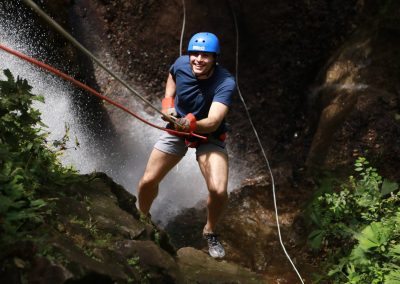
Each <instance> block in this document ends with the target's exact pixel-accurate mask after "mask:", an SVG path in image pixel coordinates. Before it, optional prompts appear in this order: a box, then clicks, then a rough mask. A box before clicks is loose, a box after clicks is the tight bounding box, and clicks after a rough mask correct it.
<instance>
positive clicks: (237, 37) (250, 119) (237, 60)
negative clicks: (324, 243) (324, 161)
mask: <svg viewBox="0 0 400 284" xmlns="http://www.w3.org/2000/svg"><path fill="white" fill-rule="evenodd" d="M231 9H232V14H233V20H234V22H235V29H236V75H235V79H236V86H237V90H238V94H239V97H240V100H241V101H242V103H243V106H244V108H245V110H246V114H247V117H248V118H249V121H250V124H251V127H252V128H253V131H254V135H255V136H256V138H257V142H258V144H259V145H260V149H261V152H262V154H263V157H264V159H265V162H266V164H267V167H268V171H269V174H270V177H271V183H272V195H273V199H274V207H275V219H276V225H277V228H278V236H279V242H280V244H281V246H282V249H283V251H284V253H285V255H286V257H287V259H288V260H289V262H290V263H291V265H292V266H293V269H294V271H295V272H296V274H297V276H298V277H299V279H300V281H301V283H302V284H304V282H303V278H302V277H301V275H300V273H299V271H298V270H297V268H296V266H295V265H294V263H293V261H292V259H291V258H290V256H289V254H288V252H287V251H286V248H285V245H284V244H283V240H282V235H281V229H280V225H279V214H278V206H277V203H276V192H275V180H274V176H273V174H272V170H271V167H270V164H269V161H268V158H267V155H266V154H265V151H264V147H263V146H262V144H261V141H260V138H259V136H258V132H257V130H256V128H255V126H254V123H253V120H252V118H251V116H250V112H249V109H248V107H247V105H246V102H245V101H244V98H243V96H242V93H241V91H240V88H239V76H238V71H239V29H238V24H237V19H236V14H235V12H234V10H233V7H232V6H231Z"/></svg>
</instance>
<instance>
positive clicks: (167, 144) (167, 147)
mask: <svg viewBox="0 0 400 284" xmlns="http://www.w3.org/2000/svg"><path fill="white" fill-rule="evenodd" d="M225 146H226V144H225V142H222V141H219V140H216V139H215V140H214V139H210V140H209V141H208V142H207V143H201V144H200V145H199V146H198V147H197V148H196V157H198V156H200V155H202V154H205V153H210V152H222V153H225V155H227V156H228V152H227V150H226V147H225ZM154 148H156V149H157V150H160V151H161V152H164V153H168V154H172V155H177V156H182V157H183V156H185V154H186V152H187V150H188V147H187V146H186V144H185V138H182V137H178V136H175V135H172V134H169V133H168V132H166V133H164V134H163V135H162V136H161V137H160V139H158V141H157V142H156V144H155V145H154Z"/></svg>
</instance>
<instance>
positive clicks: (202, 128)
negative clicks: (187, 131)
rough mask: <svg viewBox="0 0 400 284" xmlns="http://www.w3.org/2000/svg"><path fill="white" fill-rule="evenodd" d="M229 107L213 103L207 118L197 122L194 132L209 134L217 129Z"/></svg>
mask: <svg viewBox="0 0 400 284" xmlns="http://www.w3.org/2000/svg"><path fill="white" fill-rule="evenodd" d="M228 110H229V107H228V106H227V105H225V104H223V103H220V102H213V103H212V104H211V107H210V110H209V112H208V117H206V118H204V119H201V120H198V121H197V125H196V130H195V131H196V132H198V133H211V132H214V131H216V130H217V129H218V127H219V126H220V124H221V123H222V121H223V120H224V118H225V116H226V115H227V114H228Z"/></svg>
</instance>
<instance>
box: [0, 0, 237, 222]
mask: <svg viewBox="0 0 400 284" xmlns="http://www.w3.org/2000/svg"><path fill="white" fill-rule="evenodd" d="M9 3H12V4H9ZM7 5H15V6H13V7H12V9H11V10H12V12H10V6H7ZM32 19H33V15H32V13H31V11H28V10H27V9H25V7H22V6H21V4H17V3H13V1H10V2H3V3H0V41H1V43H2V44H5V45H6V46H8V47H10V48H13V49H15V50H17V51H20V52H23V53H25V54H27V55H29V56H31V57H34V58H38V59H39V60H42V61H44V62H46V63H49V64H53V65H55V66H56V67H57V64H60V61H61V57H62V55H60V54H56V53H55V54H52V52H51V50H53V49H52V45H53V43H51V42H48V41H47V40H48V38H49V37H47V36H46V33H47V32H48V30H49V29H50V28H49V27H42V26H39V24H38V23H36V22H35V21H33V20H32ZM43 31H44V32H43ZM49 51H50V52H49ZM53 53H54V52H53ZM96 56H98V57H99V58H100V60H102V61H103V62H105V63H106V64H107V65H108V66H110V67H111V68H112V69H113V71H117V72H118V71H119V70H118V66H117V65H116V64H115V60H113V58H112V55H111V54H110V53H109V52H107V51H106V50H98V51H97V54H96ZM0 69H1V70H3V69H10V70H11V72H12V73H13V74H14V75H15V76H17V75H18V76H20V77H22V78H25V79H27V80H28V82H29V84H30V85H32V86H33V91H32V92H33V93H36V94H41V95H43V96H44V97H45V104H41V103H37V104H36V105H35V107H37V108H38V109H39V110H40V111H41V113H42V121H43V122H44V123H45V124H46V125H47V126H48V127H49V129H48V130H49V131H50V133H51V134H50V137H49V139H50V140H55V139H60V138H61V137H62V136H63V135H64V133H65V125H66V124H67V125H69V127H70V137H71V138H72V139H71V140H74V137H77V139H78V141H79V143H80V146H79V147H78V148H75V147H71V149H69V150H67V151H66V153H65V155H64V156H63V157H62V162H63V163H64V164H68V165H70V164H72V165H73V166H74V167H75V168H77V169H78V170H79V171H80V172H81V173H90V172H93V171H98V172H105V173H107V174H108V175H109V176H111V177H112V178H113V179H114V181H116V182H117V183H119V184H121V185H123V186H124V187H125V188H126V189H127V190H128V191H130V192H131V193H133V194H135V193H136V185H137V183H138V181H139V179H140V177H141V176H142V174H143V171H144V168H145V165H146V162H147V158H148V156H149V154H150V152H151V149H152V147H153V145H154V143H155V141H156V140H157V137H159V135H160V134H161V133H160V131H159V130H156V129H153V128H151V127H149V126H147V125H145V124H143V123H142V122H140V121H138V120H136V119H134V118H133V117H130V116H128V115H127V114H125V113H123V112H122V111H119V110H115V109H112V108H113V107H112V106H106V108H107V109H108V110H109V118H110V121H111V125H98V129H104V128H106V129H108V128H109V127H110V128H113V129H114V130H112V131H111V130H110V131H103V132H102V134H101V135H98V136H99V137H100V138H99V137H95V135H93V133H96V131H97V130H94V131H93V129H89V127H88V125H87V124H85V123H83V122H84V121H85V120H84V119H82V118H81V116H80V113H81V112H82V111H87V108H81V106H77V104H76V101H74V99H73V97H76V95H78V96H89V94H87V93H84V92H82V91H81V90H77V89H76V88H75V87H74V86H72V85H71V84H69V83H67V82H65V81H63V80H62V79H59V78H57V77H55V76H53V75H50V74H49V73H46V71H42V70H40V69H38V68H37V67H35V66H32V65H30V64H29V63H26V62H24V61H22V60H20V59H18V58H16V57H13V56H12V55H9V54H6V53H5V52H3V51H0ZM63 71H65V67H64V70H63ZM65 72H66V73H68V69H67V71H65ZM94 73H95V74H94V75H95V77H96V78H97V79H101V78H102V77H106V76H107V75H106V74H105V73H104V72H103V71H101V70H99V69H98V68H97V67H96V66H94ZM72 75H73V74H72ZM1 76H2V77H1V78H2V79H4V76H3V75H1ZM109 79H111V78H109ZM135 88H136V87H135ZM73 94H75V95H74V96H73ZM112 95H113V99H115V100H117V101H123V102H125V104H126V106H127V107H129V108H130V109H132V110H133V111H135V112H141V111H140V110H141V109H143V105H141V104H140V103H138V102H136V101H135V99H134V98H133V97H132V96H131V95H130V94H128V92H127V90H125V89H123V88H122V87H116V88H114V89H113V91H112ZM140 115H141V116H143V117H145V118H146V119H148V120H150V121H151V122H153V123H155V124H158V125H160V124H161V123H162V121H161V120H160V118H159V117H158V116H154V115H149V114H147V113H145V112H143V113H140ZM95 124H96V123H91V124H90V125H95ZM238 180H239V178H238ZM235 186H237V183H236V182H233V181H232V180H231V181H230V189H232V188H234V187H235ZM206 196H207V190H206V187H205V183H204V181H203V178H202V176H201V173H200V171H199V169H198V166H197V163H196V161H195V158H194V151H193V150H192V149H190V150H189V152H188V154H187V155H186V157H184V158H183V160H182V161H181V162H180V163H179V165H178V166H177V167H175V168H174V169H173V170H172V171H171V172H170V173H169V175H168V176H167V177H166V178H165V180H164V181H163V182H162V183H161V185H160V192H159V197H158V198H157V199H156V201H155V203H154V204H153V207H152V215H153V217H154V219H155V220H157V221H158V222H159V223H160V224H161V225H165V224H166V223H167V222H168V220H170V219H171V218H173V217H174V216H176V215H177V214H178V213H179V212H180V210H182V208H187V207H193V206H195V205H196V204H197V203H198V202H199V201H200V200H205V198H206Z"/></svg>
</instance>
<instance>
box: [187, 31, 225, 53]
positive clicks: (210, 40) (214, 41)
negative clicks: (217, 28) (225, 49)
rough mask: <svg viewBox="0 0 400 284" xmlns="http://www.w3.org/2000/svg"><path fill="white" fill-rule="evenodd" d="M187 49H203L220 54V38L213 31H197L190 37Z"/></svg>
mask: <svg viewBox="0 0 400 284" xmlns="http://www.w3.org/2000/svg"><path fill="white" fill-rule="evenodd" d="M187 51H188V52H196V51H202V52H213V53H216V54H220V48H219V40H218V38H217V36H216V35H215V34H212V33H207V32H202V33H197V34H195V35H194V36H192V38H191V39H190V41H189V45H188V49H187Z"/></svg>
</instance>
